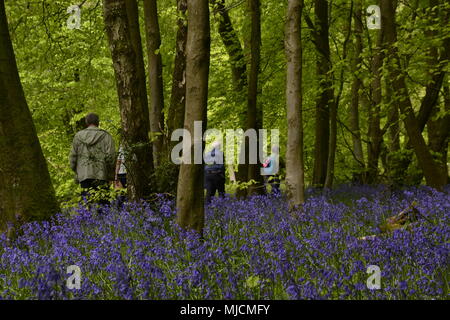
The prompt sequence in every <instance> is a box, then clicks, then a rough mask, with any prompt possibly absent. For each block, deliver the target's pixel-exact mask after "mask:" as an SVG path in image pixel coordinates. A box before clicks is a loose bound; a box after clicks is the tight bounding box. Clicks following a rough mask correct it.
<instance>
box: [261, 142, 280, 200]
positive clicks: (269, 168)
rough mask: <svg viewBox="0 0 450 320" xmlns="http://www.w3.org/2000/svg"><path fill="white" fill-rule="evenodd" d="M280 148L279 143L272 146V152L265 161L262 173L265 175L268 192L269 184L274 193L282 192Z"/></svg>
mask: <svg viewBox="0 0 450 320" xmlns="http://www.w3.org/2000/svg"><path fill="white" fill-rule="evenodd" d="M279 153H280V149H279V147H278V146H277V145H274V146H272V153H271V154H270V156H269V157H268V158H267V159H266V161H264V163H263V168H262V174H263V175H264V186H265V190H266V193H269V192H268V186H269V184H270V186H271V187H272V193H273V194H279V193H280V175H279V171H280V154H279Z"/></svg>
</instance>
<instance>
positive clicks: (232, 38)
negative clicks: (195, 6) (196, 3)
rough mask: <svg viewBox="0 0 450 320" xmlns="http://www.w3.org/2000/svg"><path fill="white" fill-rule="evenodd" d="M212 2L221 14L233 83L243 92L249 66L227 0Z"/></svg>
mask: <svg viewBox="0 0 450 320" xmlns="http://www.w3.org/2000/svg"><path fill="white" fill-rule="evenodd" d="M211 3H212V4H213V5H214V9H215V12H217V13H218V14H219V15H220V18H219V34H220V37H221V39H222V42H223V45H224V46H225V49H226V50H227V53H228V56H229V57H230V63H231V72H232V74H233V83H234V85H235V88H236V91H237V92H242V91H243V90H244V88H245V85H246V84H247V67H246V63H245V59H244V51H243V50H242V46H241V42H240V41H239V37H238V36H237V34H236V31H235V30H234V28H233V24H232V23H231V19H230V15H229V14H228V10H227V9H226V8H225V0H211Z"/></svg>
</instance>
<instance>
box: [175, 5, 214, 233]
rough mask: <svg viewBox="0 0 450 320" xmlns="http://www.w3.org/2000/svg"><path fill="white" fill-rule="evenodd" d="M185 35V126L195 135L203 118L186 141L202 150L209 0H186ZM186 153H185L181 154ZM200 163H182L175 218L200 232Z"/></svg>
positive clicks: (208, 33) (206, 80)
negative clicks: (186, 30) (186, 18)
mask: <svg viewBox="0 0 450 320" xmlns="http://www.w3.org/2000/svg"><path fill="white" fill-rule="evenodd" d="M187 4H188V35H187V45H186V114H185V119H184V128H185V129H186V130H188V131H189V132H190V133H191V137H194V122H195V121H202V137H198V138H199V139H195V140H193V141H192V139H191V141H190V142H189V145H190V146H189V147H190V150H191V155H194V153H195V149H196V148H201V150H203V132H204V130H205V128H206V111H207V103H208V74H209V60H210V44H211V39H210V25H209V5H208V0H188V2H187ZM183 157H185V154H183ZM203 178H204V174H203V164H194V163H193V161H192V159H191V164H187V163H182V164H181V168H180V174H179V178H178V192H177V209H178V213H177V222H178V224H179V225H180V226H181V227H183V228H189V229H194V230H196V231H198V232H199V233H202V232H203V226H204V220H205V218H204V207H203V205H204V191H203Z"/></svg>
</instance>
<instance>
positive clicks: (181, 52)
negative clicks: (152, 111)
mask: <svg viewBox="0 0 450 320" xmlns="http://www.w3.org/2000/svg"><path fill="white" fill-rule="evenodd" d="M177 4H178V12H179V15H180V18H178V22H177V24H178V31H177V40H176V53H175V62H174V68H173V75H172V94H171V98H170V105H169V111H168V117H167V127H168V131H169V137H170V136H171V135H172V132H173V131H175V130H176V129H181V128H183V126H184V113H185V104H186V41H187V22H186V18H185V14H186V10H187V2H186V0H177ZM174 144H177V142H175V143H172V146H173V145H174ZM168 155H169V157H170V151H169V152H168Z"/></svg>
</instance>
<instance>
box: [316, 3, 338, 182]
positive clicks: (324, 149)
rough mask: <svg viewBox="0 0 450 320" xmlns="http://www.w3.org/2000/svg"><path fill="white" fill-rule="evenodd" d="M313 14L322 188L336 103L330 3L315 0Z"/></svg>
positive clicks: (318, 179)
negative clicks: (329, 16) (333, 81)
mask: <svg viewBox="0 0 450 320" xmlns="http://www.w3.org/2000/svg"><path fill="white" fill-rule="evenodd" d="M314 11H315V20H316V22H315V32H314V39H315V45H316V48H317V62H316V67H317V76H318V78H319V79H320V85H319V90H320V94H319V96H318V99H317V103H316V125H315V142H314V167H313V185H314V186H317V187H323V186H324V185H325V179H326V175H327V164H328V152H329V139H330V106H331V104H332V103H334V93H333V83H332V75H331V69H332V66H331V60H330V43H329V36H328V28H329V25H328V1H326V0H315V2H314Z"/></svg>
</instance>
